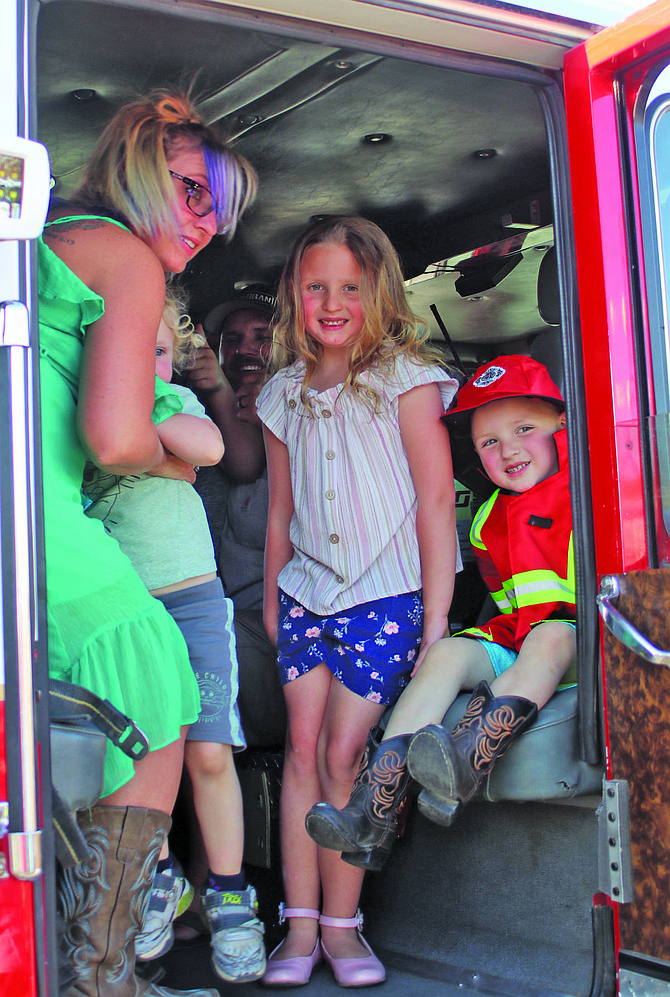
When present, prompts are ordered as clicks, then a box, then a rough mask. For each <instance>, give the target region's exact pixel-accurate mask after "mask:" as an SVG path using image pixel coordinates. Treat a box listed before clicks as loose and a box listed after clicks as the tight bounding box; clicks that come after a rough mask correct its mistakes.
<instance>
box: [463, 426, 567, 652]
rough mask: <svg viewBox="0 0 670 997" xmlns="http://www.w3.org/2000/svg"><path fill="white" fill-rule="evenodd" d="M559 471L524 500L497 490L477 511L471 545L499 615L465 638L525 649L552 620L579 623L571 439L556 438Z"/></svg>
mask: <svg viewBox="0 0 670 997" xmlns="http://www.w3.org/2000/svg"><path fill="white" fill-rule="evenodd" d="M554 439H555V441H556V447H557V450H558V464H559V468H558V471H557V472H556V473H555V474H552V475H550V476H549V477H548V478H545V479H544V481H540V482H539V483H538V484H537V485H534V487H533V488H531V489H529V491H527V492H522V493H521V494H518V495H517V494H513V493H511V492H505V491H503V490H502V489H498V490H497V491H496V492H494V493H493V495H492V496H491V497H490V498H489V499H488V501H486V502H485V503H484V505H483V506H482V507H481V508H480V509H479V511H478V512H477V514H476V516H475V518H474V520H473V522H472V528H471V530H470V542H471V544H472V546H473V549H474V552H475V556H476V558H477V566H478V567H479V570H480V572H481V575H482V578H483V579H484V581H485V582H486V585H487V587H488V589H489V591H490V593H491V595H492V596H493V599H494V601H495V603H496V606H497V608H498V610H499V612H500V616H495V617H494V618H493V619H492V620H489V622H488V623H485V624H484V625H483V626H481V627H470V628H469V629H468V630H463V631H461V633H462V634H467V635H471V636H473V637H482V638H484V639H486V640H491V641H495V643H497V644H502V645H504V646H505V647H510V648H516V650H517V651H518V650H519V649H520V648H521V645H522V644H523V642H524V640H525V638H526V637H527V636H528V633H529V631H530V630H531V628H532V627H533V626H535V625H536V624H537V623H542V622H544V621H545V620H549V619H553V620H556V619H559V620H574V619H575V566H574V564H575V562H574V553H573V548H572V515H571V509H570V490H569V471H568V454H567V434H566V431H565V430H564V429H561V430H559V431H558V432H557V433H556V434H555V435H554Z"/></svg>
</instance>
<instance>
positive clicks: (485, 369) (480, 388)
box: [442, 355, 565, 427]
mask: <svg viewBox="0 0 670 997" xmlns="http://www.w3.org/2000/svg"><path fill="white" fill-rule="evenodd" d="M528 395H530V396H532V397H535V398H543V399H545V401H548V402H554V404H557V405H558V406H559V407H560V408H561V409H563V408H565V401H564V400H563V396H562V395H561V392H560V391H559V389H558V387H557V385H556V384H555V383H554V381H552V379H551V377H550V376H549V372H548V370H547V368H546V367H545V366H544V364H541V363H539V361H537V360H533V359H532V358H531V357H524V356H514V355H512V356H503V357H496V359H495V360H491V361H490V362H489V363H486V364H484V365H483V366H482V367H480V368H479V369H478V370H477V371H475V373H474V375H473V377H471V378H470V380H469V381H467V382H466V383H465V384H464V385H463V387H462V388H461V389H460V391H459V392H458V395H457V397H456V405H455V406H454V407H453V408H451V409H449V410H448V411H447V412H445V413H444V415H443V417H442V418H443V419H444V421H445V422H446V423H447V425H448V426H451V425H454V426H455V427H458V426H460V425H464V424H468V425H469V418H467V417H469V415H470V414H471V413H472V411H473V410H474V409H476V408H479V407H480V406H481V405H487V404H488V403H489V402H496V401H499V400H500V399H501V398H515V397H519V396H528Z"/></svg>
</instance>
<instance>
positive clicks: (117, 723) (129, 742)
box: [49, 679, 149, 761]
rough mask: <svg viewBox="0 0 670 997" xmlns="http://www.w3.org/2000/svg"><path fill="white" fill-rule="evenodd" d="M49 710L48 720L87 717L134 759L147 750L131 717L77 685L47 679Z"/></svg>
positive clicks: (142, 737) (147, 743)
mask: <svg viewBox="0 0 670 997" xmlns="http://www.w3.org/2000/svg"><path fill="white" fill-rule="evenodd" d="M49 714H50V716H51V718H52V720H61V721H65V722H70V723H76V722H77V721H81V720H90V721H91V723H94V724H95V726H96V727H97V728H98V730H101V731H102V733H103V734H105V735H106V736H107V737H108V738H109V739H110V741H112V743H113V744H115V745H116V746H117V747H118V748H121V751H123V752H124V753H125V754H126V755H128V757H129V758H132V759H133V760H134V761H139V760H140V758H144V756H145V755H146V754H147V752H148V750H149V741H148V740H147V737H146V735H145V734H144V733H143V732H142V731H141V730H140V728H139V727H138V726H137V724H136V723H135V722H134V720H131V719H130V718H129V717H127V716H126V715H125V714H124V713H121V711H120V710H117V709H116V707H115V706H112V704H111V703H110V702H109V700H107V699H100V697H99V696H96V695H95V693H94V692H90V691H89V690H88V689H84V688H83V687H82V686H80V685H73V684H72V683H70V682H61V681H60V680H58V679H49Z"/></svg>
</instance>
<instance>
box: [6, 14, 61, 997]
mask: <svg viewBox="0 0 670 997" xmlns="http://www.w3.org/2000/svg"><path fill="white" fill-rule="evenodd" d="M27 15H28V5H27V4H25V5H24V3H23V2H22V0H21V2H18V3H15V4H5V5H3V30H2V32H0V66H2V91H3V100H2V103H1V105H0V509H1V510H2V513H1V515H0V558H1V562H0V568H1V580H2V601H1V603H0V626H1V631H2V643H1V644H0V991H1V992H2V993H3V994H7V995H11V997H14V995H17V997H18V995H19V994H21V995H24V997H34V995H36V994H40V995H46V994H55V993H57V989H56V979H55V976H56V974H55V967H56V960H55V958H53V952H52V953H51V957H49V956H48V955H47V952H48V950H49V948H50V947H51V946H52V945H53V942H52V941H47V936H48V935H49V936H50V937H53V930H52V931H51V932H47V929H46V925H47V924H51V925H53V916H52V915H50V914H47V912H48V911H50V910H52V909H53V866H54V862H53V848H52V845H51V837H50V836H49V835H46V836H45V835H43V833H42V829H43V827H44V826H45V820H47V821H49V822H50V817H49V814H50V811H49V804H48V800H47V801H45V803H46V806H45V805H43V801H42V792H41V788H42V784H43V782H46V785H47V786H48V785H49V775H48V773H49V768H48V764H49V745H48V732H49V726H48V717H47V715H46V708H47V697H46V695H44V693H45V691H46V661H45V658H44V656H43V655H42V654H41V653H39V647H40V632H43V627H42V625H41V620H40V612H41V611H40V609H39V605H38V599H37V590H36V577H37V573H36V564H37V561H38V550H39V542H38V533H37V531H38V527H37V523H38V521H39V514H38V510H37V507H36V486H35V470H36V460H35V432H34V428H35V410H34V394H35V386H34V380H33V363H34V356H33V349H32V331H31V318H32V316H33V315H36V310H35V308H34V298H33V279H32V278H33V263H32V259H33V250H32V246H31V242H30V240H32V239H34V238H35V237H36V236H38V235H39V233H40V232H41V229H42V226H43V224H44V219H45V216H46V210H47V204H48V199H49V160H48V155H47V151H46V149H45V148H44V146H42V145H39V144H38V143H37V142H33V141H30V139H29V135H30V125H29V121H28V109H27V84H28V80H29V65H28V54H27V51H28V46H27V44H26V42H25V40H26V38H27ZM35 325H36V323H35ZM43 765H44V766H45V771H46V779H45V780H43V776H42V766H43ZM47 826H48V824H47ZM49 965H50V966H51V967H52V969H53V973H52V974H51V976H50V975H49V970H48V966H49Z"/></svg>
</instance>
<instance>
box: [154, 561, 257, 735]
mask: <svg viewBox="0 0 670 997" xmlns="http://www.w3.org/2000/svg"><path fill="white" fill-rule="evenodd" d="M156 598H157V599H159V600H160V601H161V602H162V603H163V605H164V606H165V608H166V609H167V611H168V613H169V614H170V616H171V617H172V618H173V620H174V621H175V623H176V624H177V626H178V627H179V629H180V630H181V632H182V635H183V637H184V640H185V641H186V646H187V647H188V656H189V658H190V661H191V667H192V668H193V671H194V673H195V677H196V679H197V680H198V688H199V689H200V704H201V706H200V716H199V717H198V719H197V720H196V722H195V723H194V724H192V726H191V727H190V728H189V731H188V734H187V740H189V741H214V742H215V743H216V744H230V745H232V747H233V749H235V750H237V751H241V750H242V749H243V748H245V747H246V741H245V739H244V734H243V733H242V725H241V723H240V714H239V710H238V707H237V694H238V688H239V687H238V677H237V654H236V652H235V631H234V630H233V604H232V602H231V601H230V599H226V597H225V595H224V592H223V586H222V584H221V581H220V579H219V578H215V579H214V580H213V581H211V582H204V583H203V584H202V585H194V586H193V587H192V588H187V589H179V590H178V591H177V592H166V593H164V594H163V595H157V596H156Z"/></svg>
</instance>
